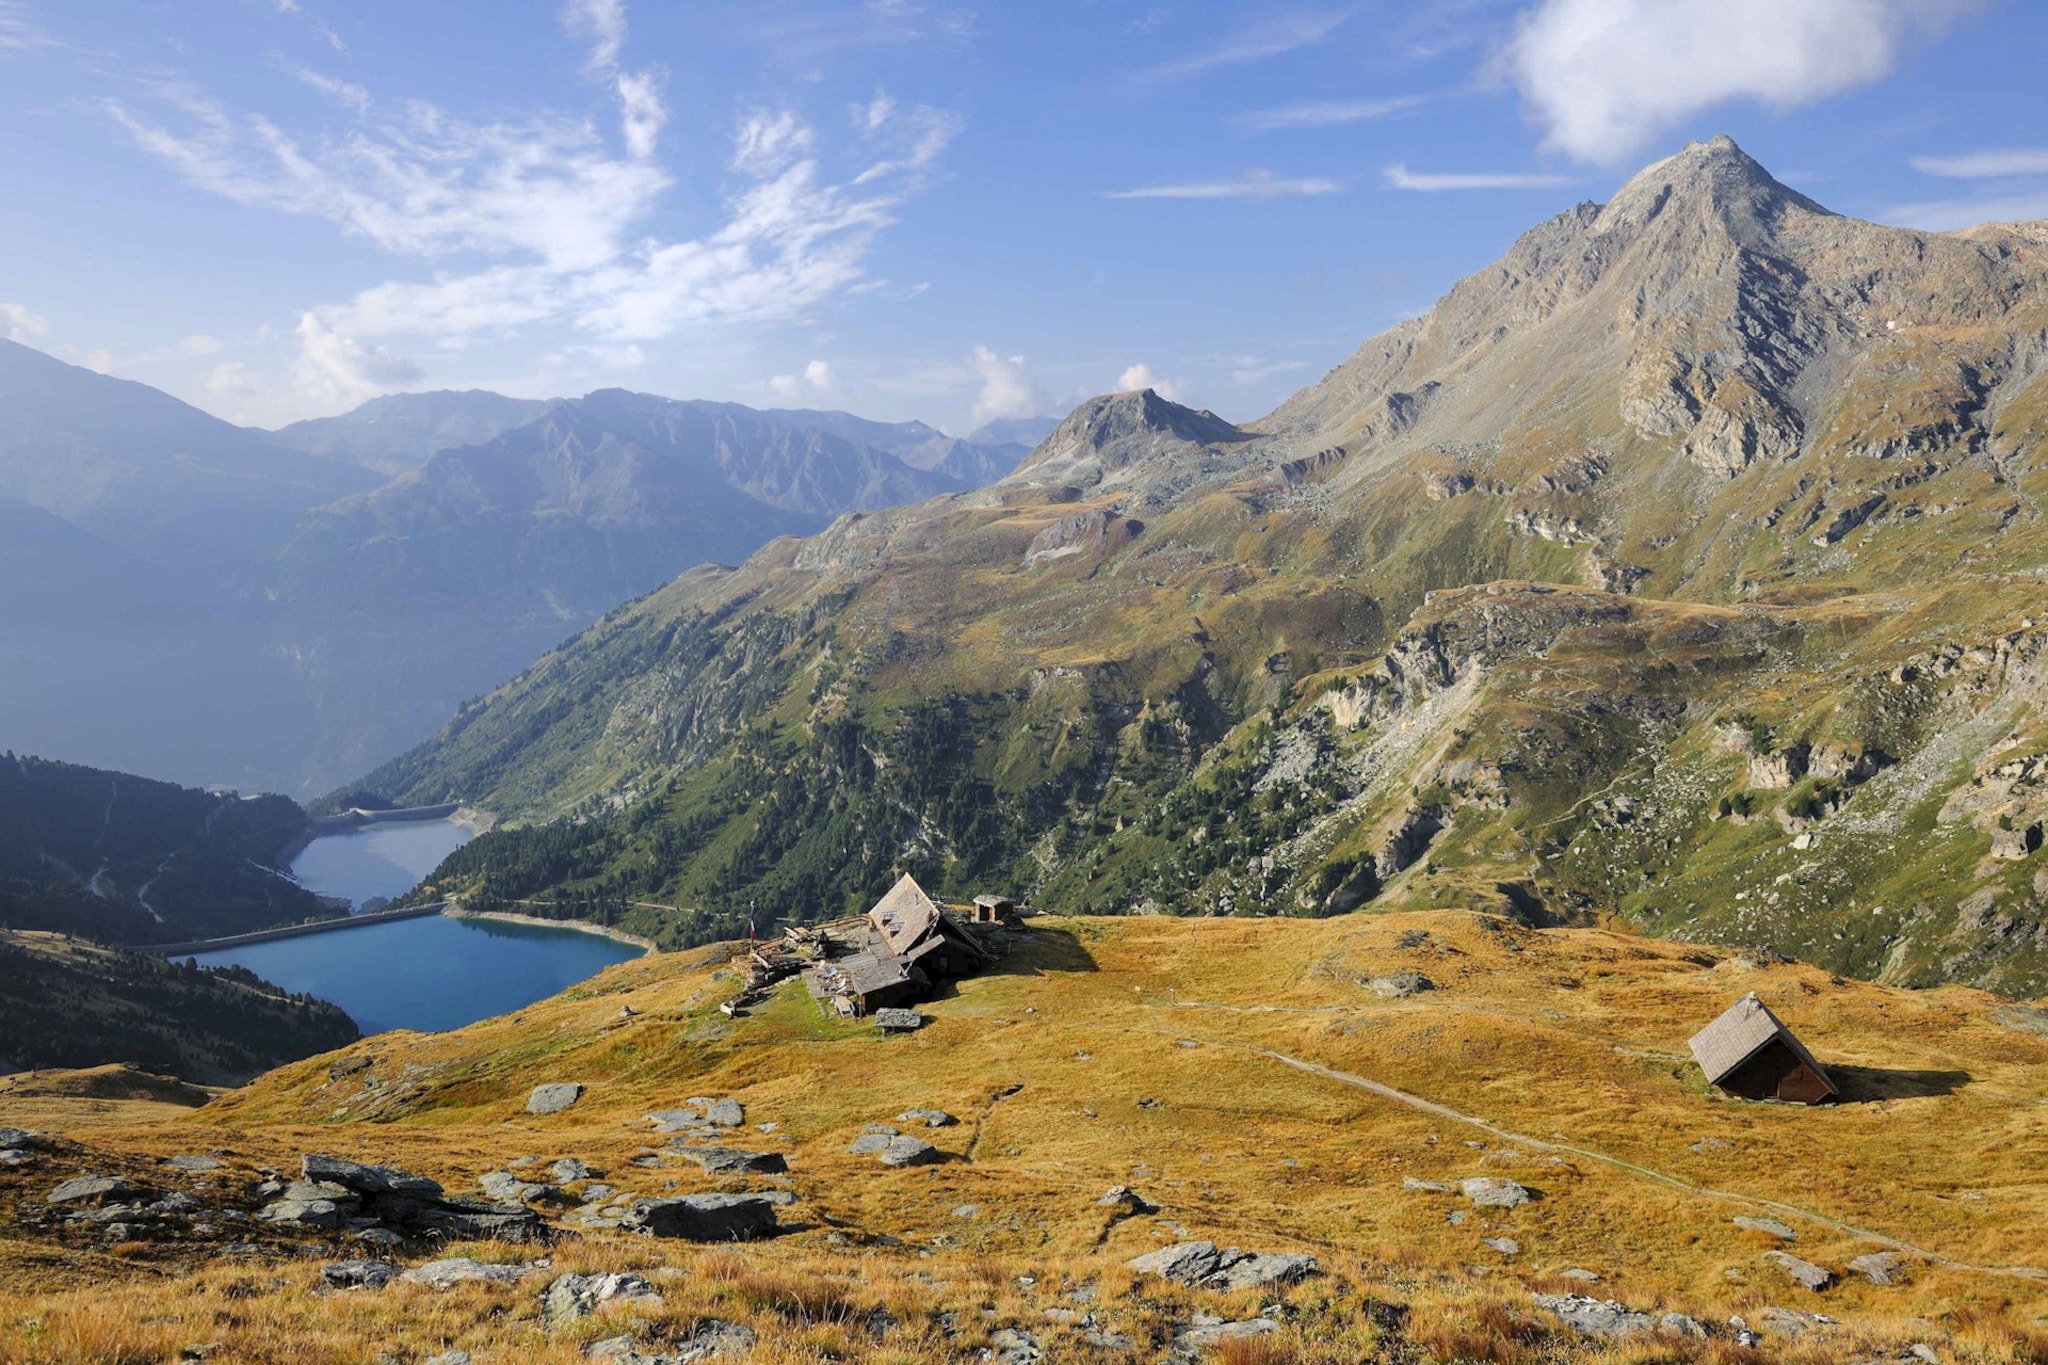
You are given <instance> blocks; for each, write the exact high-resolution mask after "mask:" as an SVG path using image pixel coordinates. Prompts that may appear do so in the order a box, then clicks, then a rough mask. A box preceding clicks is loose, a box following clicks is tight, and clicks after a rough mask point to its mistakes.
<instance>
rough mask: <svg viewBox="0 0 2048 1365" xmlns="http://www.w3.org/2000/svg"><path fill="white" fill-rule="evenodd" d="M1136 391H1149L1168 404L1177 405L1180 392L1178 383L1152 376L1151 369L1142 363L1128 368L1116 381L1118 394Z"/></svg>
mask: <svg viewBox="0 0 2048 1365" xmlns="http://www.w3.org/2000/svg"><path fill="white" fill-rule="evenodd" d="M1138 389H1150V390H1152V392H1154V393H1156V394H1158V395H1159V396H1160V397H1161V398H1164V399H1165V400H1166V401H1167V402H1169V403H1178V402H1179V401H1180V396H1181V392H1182V390H1181V386H1180V384H1179V383H1178V382H1176V381H1174V380H1171V379H1166V378H1163V377H1161V376H1159V375H1156V374H1154V373H1153V372H1152V367H1151V366H1150V365H1147V364H1145V363H1144V362H1143V361H1140V362H1138V363H1137V364H1135V365H1132V366H1130V367H1129V368H1127V369H1126V370H1125V371H1124V372H1123V373H1122V374H1120V375H1118V376H1117V379H1116V391H1117V392H1118V393H1131V392H1133V391H1135V390H1138Z"/></svg>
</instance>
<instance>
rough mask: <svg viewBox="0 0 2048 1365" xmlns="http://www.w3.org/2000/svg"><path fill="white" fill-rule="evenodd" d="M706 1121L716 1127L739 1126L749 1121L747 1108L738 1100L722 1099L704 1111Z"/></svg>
mask: <svg viewBox="0 0 2048 1365" xmlns="http://www.w3.org/2000/svg"><path fill="white" fill-rule="evenodd" d="M704 1121H705V1122H706V1123H708V1124H710V1125H711V1126H712V1127H714V1128H738V1127H739V1126H740V1125H742V1124H744V1123H745V1122H746V1121H747V1109H746V1106H745V1105H743V1104H741V1103H740V1102H739V1101H738V1100H720V1101H719V1102H718V1103H716V1104H714V1105H712V1106H711V1107H710V1108H709V1109H706V1110H705V1111H704Z"/></svg>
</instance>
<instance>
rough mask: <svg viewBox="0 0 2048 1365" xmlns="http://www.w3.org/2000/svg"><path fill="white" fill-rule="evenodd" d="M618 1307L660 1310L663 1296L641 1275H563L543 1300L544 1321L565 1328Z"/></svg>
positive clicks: (542, 1312) (542, 1317)
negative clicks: (597, 1313)
mask: <svg viewBox="0 0 2048 1365" xmlns="http://www.w3.org/2000/svg"><path fill="white" fill-rule="evenodd" d="M615 1303H640V1304H643V1305H645V1306H647V1307H650V1308H652V1307H659V1306H660V1304H661V1295H660V1294H658V1293H656V1292H655V1289H654V1286H653V1285H651V1284H649V1283H648V1282H647V1281H646V1280H645V1279H642V1278H641V1277H640V1276H638V1275H561V1276H558V1277H556V1279H555V1282H554V1283H553V1284H551V1285H549V1286H548V1290H547V1293H546V1295H544V1296H543V1297H542V1299H541V1310H540V1312H541V1320H542V1321H543V1322H545V1323H546V1324H547V1325H548V1326H549V1327H564V1326H567V1325H568V1324H569V1323H572V1322H575V1321H577V1320H578V1319H580V1318H587V1317H589V1316H590V1315H591V1314H592V1313H596V1312H598V1311H600V1310H602V1309H604V1308H607V1307H609V1306H611V1305H612V1304H615Z"/></svg>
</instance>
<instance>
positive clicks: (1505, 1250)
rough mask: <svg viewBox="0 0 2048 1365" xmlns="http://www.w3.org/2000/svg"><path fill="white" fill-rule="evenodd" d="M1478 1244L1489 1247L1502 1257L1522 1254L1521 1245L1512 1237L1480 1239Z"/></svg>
mask: <svg viewBox="0 0 2048 1365" xmlns="http://www.w3.org/2000/svg"><path fill="white" fill-rule="evenodd" d="M1479 1244H1480V1245H1481V1246H1484V1247H1491V1248H1492V1249H1493V1250H1495V1251H1498V1252H1499V1253H1500V1254H1501V1255H1503V1256H1519V1255H1521V1254H1522V1244H1521V1243H1520V1242H1517V1241H1516V1240H1515V1239H1514V1238H1512V1237H1482V1238H1480V1239H1479Z"/></svg>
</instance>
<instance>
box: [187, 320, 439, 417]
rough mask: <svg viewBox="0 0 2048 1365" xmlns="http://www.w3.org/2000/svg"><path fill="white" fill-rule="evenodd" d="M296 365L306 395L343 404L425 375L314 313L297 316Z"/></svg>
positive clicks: (413, 366) (397, 357) (359, 400)
mask: <svg viewBox="0 0 2048 1365" xmlns="http://www.w3.org/2000/svg"><path fill="white" fill-rule="evenodd" d="M298 368H299V384H300V387H301V388H303V389H304V390H305V391H306V392H307V393H308V394H311V395H313V396H316V397H319V398H322V399H325V400H327V401H329V402H339V403H347V404H355V403H360V402H362V401H363V400H364V399H366V398H370V397H373V396H374V395H376V394H379V393H382V392H384V391H385V390H386V389H390V388H395V387H397V386H399V385H402V384H412V383H417V382H418V381H419V380H420V379H421V378H423V377H424V375H425V371H424V370H422V369H421V368H420V366H419V365H418V364H416V363H415V362H413V361H410V360H407V359H405V358H404V357H403V356H396V355H392V354H391V353H390V352H388V351H386V350H384V349H383V348H381V347H376V346H365V345H363V344H362V343H361V342H358V341H357V340H356V339H355V338H353V337H348V336H343V335H341V334H340V333H338V332H336V331H334V330H333V329H332V328H331V327H329V326H328V325H327V323H326V322H325V321H324V320H323V319H322V318H321V317H320V315H319V314H318V313H307V314H305V315H304V316H303V317H301V318H300V319H299V367H298ZM215 372H216V373H218V372H219V370H218V368H216V371H215Z"/></svg>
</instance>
